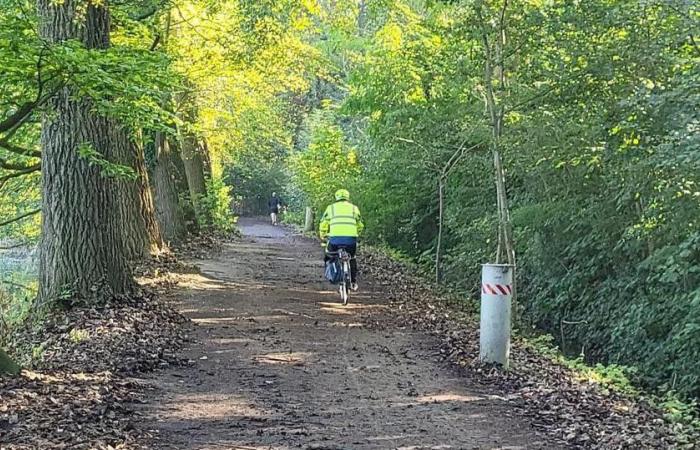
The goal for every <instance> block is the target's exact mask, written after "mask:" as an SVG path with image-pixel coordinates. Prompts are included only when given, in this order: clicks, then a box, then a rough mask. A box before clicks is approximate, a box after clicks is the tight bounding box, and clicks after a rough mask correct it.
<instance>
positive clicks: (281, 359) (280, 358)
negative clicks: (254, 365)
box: [253, 352, 312, 365]
mask: <svg viewBox="0 0 700 450" xmlns="http://www.w3.org/2000/svg"><path fill="white" fill-rule="evenodd" d="M311 355H312V353H309V352H292V353H266V354H264V355H257V356H254V357H253V359H254V360H255V361H256V362H259V363H265V364H285V365H287V364H288V365H301V364H304V363H306V362H308V361H309V358H310V356H311Z"/></svg>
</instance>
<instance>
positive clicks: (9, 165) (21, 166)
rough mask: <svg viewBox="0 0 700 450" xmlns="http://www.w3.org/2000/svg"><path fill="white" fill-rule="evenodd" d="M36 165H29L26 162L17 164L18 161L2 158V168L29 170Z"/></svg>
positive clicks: (0, 163)
mask: <svg viewBox="0 0 700 450" xmlns="http://www.w3.org/2000/svg"><path fill="white" fill-rule="evenodd" d="M33 167H34V166H27V165H25V164H17V163H11V162H8V161H7V160H6V159H2V158H0V169H5V170H20V171H22V170H27V169H29V168H33Z"/></svg>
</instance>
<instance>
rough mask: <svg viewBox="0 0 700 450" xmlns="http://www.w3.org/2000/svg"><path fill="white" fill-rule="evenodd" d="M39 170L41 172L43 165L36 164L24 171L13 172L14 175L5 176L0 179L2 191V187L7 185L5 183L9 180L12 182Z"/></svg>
mask: <svg viewBox="0 0 700 450" xmlns="http://www.w3.org/2000/svg"><path fill="white" fill-rule="evenodd" d="M39 170H41V164H36V165H34V166H30V167H27V168H26V169H24V170H18V171H16V172H12V173H9V174H7V175H4V176H2V177H0V189H2V187H3V186H4V185H5V183H7V182H8V181H9V180H11V179H13V178H19V177H22V176H24V175H29V174H30V173H33V172H38V171H39Z"/></svg>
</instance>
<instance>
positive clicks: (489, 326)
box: [479, 264, 513, 368]
mask: <svg viewBox="0 0 700 450" xmlns="http://www.w3.org/2000/svg"><path fill="white" fill-rule="evenodd" d="M512 297H513V266H511V265H508V264H484V265H483V266H482V269H481V326H480V336H479V359H480V360H481V361H484V362H489V363H498V364H501V365H502V366H503V367H505V368H508V362H509V361H508V360H509V357H510V306H511V300H512Z"/></svg>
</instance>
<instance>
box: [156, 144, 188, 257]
mask: <svg viewBox="0 0 700 450" xmlns="http://www.w3.org/2000/svg"><path fill="white" fill-rule="evenodd" d="M155 145H156V164H155V168H154V170H153V189H154V191H155V204H156V217H157V219H158V224H159V226H160V229H161V232H162V233H163V238H164V239H165V241H166V242H167V243H178V242H180V240H181V239H182V238H183V237H184V236H185V234H186V233H187V227H186V224H185V219H184V216H183V212H182V209H181V208H180V203H179V199H178V189H177V180H176V178H175V174H176V173H177V167H176V166H175V163H174V161H173V155H172V151H171V149H170V142H169V141H168V139H167V137H166V136H165V135H164V134H163V133H161V132H158V133H156V142H155Z"/></svg>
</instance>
